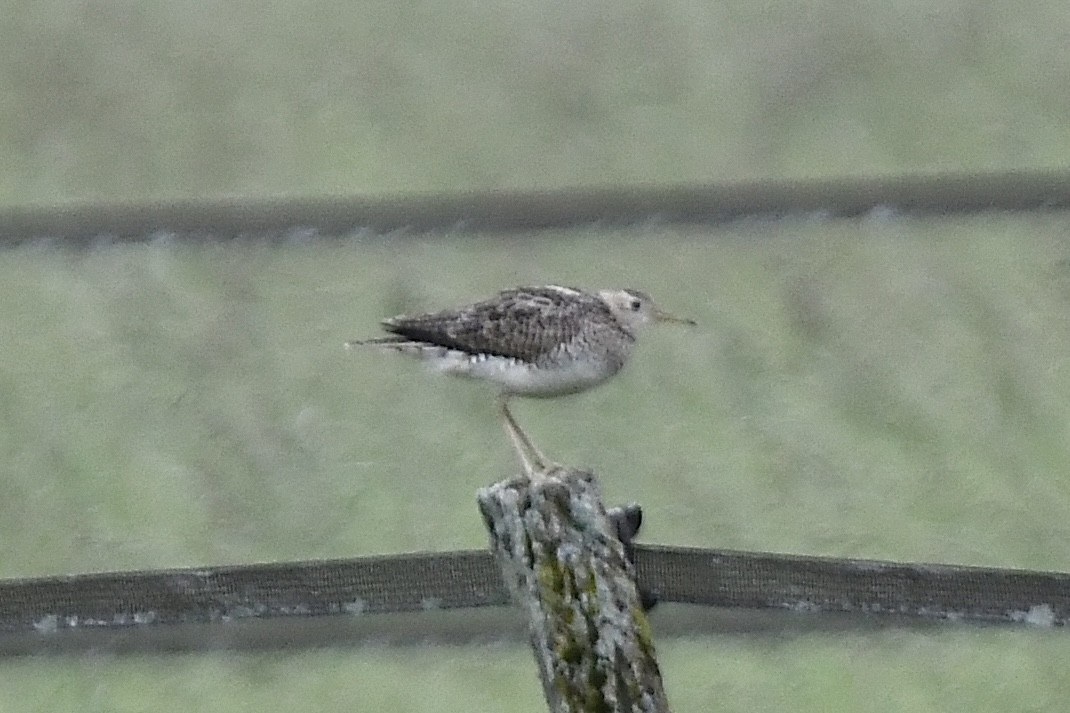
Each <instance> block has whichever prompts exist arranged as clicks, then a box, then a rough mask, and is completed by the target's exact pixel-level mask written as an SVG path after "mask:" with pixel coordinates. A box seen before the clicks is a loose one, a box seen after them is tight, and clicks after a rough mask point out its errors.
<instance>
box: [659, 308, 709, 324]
mask: <svg viewBox="0 0 1070 713" xmlns="http://www.w3.org/2000/svg"><path fill="white" fill-rule="evenodd" d="M654 320H655V321H657V322H675V323H676V324H686V325H688V326H691V327H694V326H696V325H697V324H698V322H696V321H695V320H693V319H686V318H684V317H677V316H676V315H673V314H669V313H668V312H662V311H661V310H660V309H655V310H654Z"/></svg>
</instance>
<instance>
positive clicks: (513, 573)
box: [478, 469, 669, 713]
mask: <svg viewBox="0 0 1070 713" xmlns="http://www.w3.org/2000/svg"><path fill="white" fill-rule="evenodd" d="M478 497H479V508H480V511H481V512H482V513H483V518H484V521H485V522H486V525H487V530H488V531H489V532H490V540H491V549H492V550H493V552H494V554H495V557H496V558H497V561H498V564H499V565H500V566H501V569H502V574H503V576H504V578H505V583H506V586H507V587H508V588H509V591H510V593H511V595H512V598H513V601H515V602H516V603H517V604H518V605H519V606H520V607H521V608H522V609H523V611H524V613H525V615H526V616H527V619H528V627H529V631H530V634H531V644H532V648H533V649H534V651H535V660H536V662H537V664H538V667H539V675H540V677H541V678H542V683H543V691H544V692H545V694H546V702H547V703H548V704H549V706H550V710H551V711H553V712H554V713H566V712H567V713H580V712H581V711H598V712H599V713H632V712H635V713H639V712H644V713H647V712H649V713H655V712H656V713H667V712H668V710H669V706H668V701H667V699H666V696H665V690H664V688H663V686H662V682H661V672H660V671H659V670H658V665H657V661H656V660H655V658H654V644H653V640H652V637H651V632H650V626H649V624H648V622H647V617H646V613H645V612H644V611H643V607H642V604H641V601H640V597H639V592H638V589H637V587H636V584H635V569H634V566H633V565H632V563H631V562H630V561H628V559H627V557H625V551H624V544H623V543H622V542H621V541H620V540H619V539H618V538H617V535H616V531H615V528H614V526H613V524H612V523H611V522H610V520H609V518H608V517H607V516H606V510H605V507H604V506H603V504H602V500H601V492H600V489H599V487H598V482H597V480H596V479H595V477H594V475H592V474H591V473H587V472H583V471H578V470H573V469H565V470H561V471H556V472H554V473H553V474H550V475H547V476H545V477H540V478H538V479H535V480H529V479H527V478H518V479H514V480H507V481H502V482H500V483H496V484H494V485H491V486H489V487H487V488H483V489H481V490H480V491H479V496H478Z"/></svg>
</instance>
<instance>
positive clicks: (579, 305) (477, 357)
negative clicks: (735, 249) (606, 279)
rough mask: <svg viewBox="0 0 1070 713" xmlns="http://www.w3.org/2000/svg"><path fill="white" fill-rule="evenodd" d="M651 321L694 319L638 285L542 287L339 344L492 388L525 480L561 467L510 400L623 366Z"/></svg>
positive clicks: (567, 387) (580, 386)
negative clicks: (414, 361)
mask: <svg viewBox="0 0 1070 713" xmlns="http://www.w3.org/2000/svg"><path fill="white" fill-rule="evenodd" d="M651 322H675V323H678V324H686V325H692V326H693V325H695V321H694V320H691V319H684V318H681V317H676V316H673V315H671V314H669V313H667V312H664V311H662V310H661V309H659V308H658V307H657V306H656V305H655V304H654V301H653V300H652V299H651V298H650V295H648V294H647V293H646V292H643V291H642V290H637V289H607V290H597V291H585V290H582V289H578V288H575V287H562V286H560V285H542V286H535V287H516V288H513V289H507V290H502V291H501V292H499V293H498V294H496V295H494V296H493V297H491V298H489V299H485V300H483V301H480V302H475V303H474V304H469V305H467V306H464V307H459V308H455V309H446V310H442V311H438V312H431V313H427V314H418V315H399V316H396V317H389V318H387V319H384V320H382V322H381V326H382V328H383V329H384V330H385V331H386V332H388V333H389V334H388V336H382V337H374V338H371V339H359V340H352V341H349V342H346V344H345V346H346V348H347V349H354V348H358V347H362V346H371V347H378V348H382V349H386V350H389V351H393V352H398V353H402V354H407V355H411V356H414V357H417V358H419V359H421V360H423V361H424V362H426V363H428V364H429V365H430V366H431V367H432V368H433V369H434V370H435V371H438V372H441V373H444V374H448V375H452V376H463V377H467V378H470V379H476V380H480V381H484V382H489V383H491V384H494V385H495V386H496V387H497V389H498V397H497V410H498V414H499V416H500V418H501V420H502V424H503V426H504V428H505V431H506V433H507V434H508V435H509V438H510V439H511V441H512V444H513V447H514V449H515V450H516V453H517V455H518V457H519V459H520V463H521V466H522V467H523V469H524V472H525V474H526V475H527V476H528V477H529V478H534V477H536V476H539V475H545V474H549V473H552V472H554V471H557V470H560V469H562V468H563V466H560V465H558V464H557V463H554V462H552V461H550V460H548V459H547V458H546V457H545V456H544V455H543V454H542V452H541V451H540V450H539V449H538V448H536V446H535V444H534V443H533V442H532V441H531V439H530V438H529V437H528V435H527V434H526V433H525V432H524V430H523V429H522V428H521V427H520V425H519V424H518V423H517V421H516V419H515V418H514V417H513V414H512V412H511V411H510V410H509V401H510V399H511V398H513V397H532V398H554V397H558V396H565V395H568V394H575V393H579V392H581V391H586V390H588V389H591V388H594V387H595V386H598V385H599V384H602V383H604V382H605V381H606V380H608V379H610V378H612V377H613V376H614V375H616V374H617V373H619V372H620V370H621V369H622V368H623V367H624V365H625V364H626V363H627V362H628V358H629V356H630V355H631V352H632V348H633V346H634V345H635V342H636V339H637V336H638V333H639V330H640V329H641V328H642V327H644V326H645V325H647V324H648V323H651Z"/></svg>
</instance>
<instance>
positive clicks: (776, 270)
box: [0, 214, 1070, 711]
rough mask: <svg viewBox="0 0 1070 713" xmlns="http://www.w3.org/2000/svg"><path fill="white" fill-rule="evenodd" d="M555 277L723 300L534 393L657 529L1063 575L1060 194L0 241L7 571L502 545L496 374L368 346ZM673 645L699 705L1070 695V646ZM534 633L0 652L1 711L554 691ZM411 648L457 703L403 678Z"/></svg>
mask: <svg viewBox="0 0 1070 713" xmlns="http://www.w3.org/2000/svg"><path fill="white" fill-rule="evenodd" d="M546 281H554V282H560V283H565V284H578V285H583V286H590V287H600V286H636V287H642V288H645V289H647V290H648V291H650V292H651V293H652V294H653V295H654V296H655V297H656V298H657V299H658V301H659V303H661V304H662V306H664V307H665V308H666V309H669V310H671V311H674V312H677V313H680V314H682V315H687V316H691V317H694V318H695V319H697V320H698V321H699V323H700V326H699V327H698V328H695V329H684V328H671V327H668V326H666V327H663V328H661V329H656V330H652V331H650V332H649V333H647V334H645V335H644V338H642V339H641V344H640V349H639V350H638V353H637V354H636V357H635V359H634V361H633V363H632V364H630V365H629V367H628V369H626V370H625V372H624V373H623V374H622V375H621V376H620V377H619V378H618V379H616V380H614V381H613V382H611V383H609V384H607V385H606V386H605V387H603V388H601V389H598V390H595V391H592V392H590V393H588V394H585V395H580V396H576V397H572V398H567V399H559V400H551V401H525V402H520V403H518V405H517V408H516V412H517V415H518V417H519V418H520V419H521V421H522V423H524V424H525V426H526V428H527V429H528V430H529V432H530V433H531V434H532V435H533V437H534V438H536V439H537V442H538V443H539V444H540V445H541V446H542V447H543V448H544V449H545V450H546V451H548V452H549V454H550V455H551V456H552V457H554V458H556V459H559V460H561V461H564V462H568V463H574V464H578V465H588V466H591V467H593V468H594V469H595V470H596V471H597V472H598V473H599V474H600V475H601V478H602V482H603V486H604V489H605V491H606V496H607V500H608V501H609V502H627V501H632V500H636V501H638V502H640V503H641V504H642V505H643V506H644V509H645V512H646V523H645V525H644V528H645V530H644V539H645V540H646V541H652V542H664V543H673V544H686V545H697V546H716V547H734V548H745V549H758V550H773V551H787V552H797V553H807V554H827V555H841V556H852V557H877V558H887V559H897V560H905V561H939V562H951V563H964V564H983V565H993V566H1005V567H1028V568H1043V569H1054V570H1070V558H1068V557H1067V555H1066V549H1065V547H1064V543H1065V542H1066V541H1067V540H1068V537H1070V524H1068V522H1070V521H1068V519H1067V517H1066V513H1067V512H1070V484H1068V483H1067V480H1066V477H1065V464H1066V463H1067V462H1068V459H1067V455H1068V453H1067V449H1068V446H1067V439H1066V437H1065V436H1066V424H1067V423H1068V416H1070V414H1068V409H1070V406H1068V405H1067V404H1068V403H1070V400H1068V399H1067V398H1066V394H1067V393H1070V372H1068V370H1067V369H1066V368H1065V366H1066V364H1067V356H1066V345H1067V344H1068V343H1070V322H1068V321H1067V319H1066V317H1065V315H1066V314H1067V307H1068V302H1070V238H1068V232H1067V218H1066V215H1065V214H1049V215H1033V216H1024V215H987V216H984V217H978V218H976V219H968V220H956V221H920V220H912V219H907V218H894V217H892V216H888V215H875V216H872V217H871V218H869V219H866V220H861V221H832V222H829V221H819V220H812V221H799V220H794V221H747V222H741V223H738V224H735V225H732V226H727V227H724V228H720V229H704V228H693V229H676V228H666V227H653V226H645V227H636V228H633V229H627V230H617V231H602V230H597V229H593V228H592V229H588V230H578V231H572V232H561V233H540V234H532V235H512V236H499V235H443V236H434V235H428V236H403V235H395V236H389V237H374V236H359V237H354V238H350V239H345V240H330V239H318V240H312V241H310V242H306V243H303V244H290V245H276V246H273V245H270V244H267V243H263V244H260V243H256V242H255V241H245V242H235V243H230V244H215V245H213V244H189V243H185V244H183V243H166V242H160V243H152V244H141V245H121V246H105V247H99V248H97V249H94V250H91V251H85V252H82V251H73V250H63V249H54V248H47V247H40V246H26V247H22V248H17V249H8V250H5V251H4V253H3V255H2V257H0V305H2V307H0V329H2V330H3V334H5V335H7V337H6V338H5V339H4V340H3V341H2V342H0V389H2V391H3V398H2V399H0V403H2V404H3V407H2V409H0V449H2V453H3V457H2V459H0V468H2V469H3V478H4V483H5V490H6V496H5V497H4V498H3V499H0V576H26V575H45V574H55V573H67V572H84V571H94V570H106V569H118V568H157V567H171V566H181V565H198V564H214V563H244V562H255V561H265V560H288V559H306V558H318V557H346V556H354V555H359V554H372V553H388V552H399V551H410V550H421V549H453V548H469V547H480V546H482V544H483V543H484V541H485V534H484V533H483V532H482V529H481V525H480V520H479V517H478V515H477V510H476V507H475V502H474V493H475V490H476V489H477V488H478V487H480V486H482V485H484V484H486V483H489V482H492V481H494V480H497V479H500V478H502V477H504V476H507V475H509V474H511V473H512V472H513V471H514V470H515V469H516V465H515V463H514V461H513V455H512V453H511V451H510V449H509V446H508V443H507V440H506V439H505V437H504V434H502V433H501V432H500V427H499V425H498V424H497V422H496V420H495V417H494V412H493V407H492V399H491V392H490V391H488V390H486V389H484V388H482V387H480V386H479V385H476V384H472V383H467V382H464V381H459V380H451V379H445V378H441V377H436V376H434V375H431V374H427V373H425V371H424V370H423V369H422V368H421V367H420V365H418V364H415V363H411V362H409V361H407V360H404V359H398V358H392V357H391V356H390V355H381V354H378V353H376V352H359V351H358V352H356V353H352V352H350V353H347V352H346V351H345V350H344V349H343V348H342V343H343V342H344V341H346V340H347V339H350V338H353V337H358V336H368V335H372V334H375V333H376V322H377V320H378V319H379V318H380V317H382V316H384V315H390V314H394V313H396V312H399V311H411V310H420V309H427V308H434V307H439V306H443V305H451V304H457V303H461V302H464V301H467V300H469V299H475V298H479V297H482V296H485V295H488V294H490V293H492V292H493V291H495V290H497V289H499V288H501V287H503V286H509V285H514V284H524V283H540V282H546ZM660 649H661V651H662V654H663V655H662V663H663V668H664V670H665V672H666V676H667V677H668V683H669V692H670V695H671V696H672V698H673V699H674V700H675V701H677V706H678V709H679V710H705V709H707V708H708V707H709V706H711V705H714V704H717V705H722V704H723V707H725V708H726V709H728V710H781V709H783V707H785V706H786V705H787V704H788V703H789V702H790V703H792V705H793V707H794V708H795V709H797V710H852V711H855V710H867V711H869V710H871V711H878V710H881V711H882V710H889V711H891V710H901V711H916V710H947V709H949V708H952V707H958V706H957V703H958V702H959V701H967V702H969V703H970V705H969V708H970V709H972V710H979V711H986V710H991V711H996V710H1000V711H1003V710H1053V711H1054V710H1059V709H1060V706H1061V703H1060V701H1062V700H1065V694H1066V682H1065V681H1066V679H1065V677H1062V676H1059V675H1058V674H1057V673H1056V671H1055V669H1054V667H1055V666H1056V662H1057V661H1061V660H1065V657H1066V655H1067V654H1070V641H1068V640H1066V639H1065V637H1063V636H1061V635H1060V634H1059V633H1053V632H1043V631H1014V632H1010V631H996V630H981V631H969V630H957V629H952V628H949V629H946V630H944V629H938V630H935V631H926V632H920V633H919V632H894V631H893V632H882V633H858V634H850V633H848V634H844V633H839V634H826V635H798V636H791V637H786V638H768V637H755V638H753V639H750V638H747V637H739V636H735V637H715V638H713V639H706V640H701V641H695V642H690V643H689V642H686V641H664V642H660ZM528 656H529V655H528V654H527V652H526V651H525V650H523V649H522V648H519V647H515V648H514V647H502V648H501V649H500V650H495V651H494V652H493V653H492V652H490V651H487V650H484V649H465V648H461V649H450V648H444V649H438V648H435V647H431V648H428V649H426V650H424V649H390V650H386V649H383V650H380V649H376V648H374V647H373V648H369V649H360V650H356V651H347V652H315V653H308V654H298V655H283V654H279V655H271V656H256V655H247V656H246V655H243V656H230V655H228V656H225V657H220V656H212V655H208V656H189V657H173V658H171V657H163V658H153V657H141V658H137V659H120V660H115V659H111V658H109V657H103V658H92V659H88V660H71V659H49V660H28V661H4V662H0V678H3V679H4V680H5V686H4V687H3V688H4V691H5V693H4V694H2V695H4V696H7V698H6V699H3V698H0V703H2V702H3V701H4V700H6V703H2V705H0V710H6V709H11V710H15V709H16V703H15V702H16V701H18V700H21V699H22V697H23V696H28V695H30V694H31V693H32V692H34V691H39V692H40V695H41V700H40V705H41V706H42V707H41V708H40V709H42V710H47V709H64V708H68V706H67V705H65V702H66V701H70V700H77V701H82V705H81V707H80V709H84V710H98V709H99V710H134V709H137V708H141V707H144V706H146V705H150V704H151V706H152V707H153V708H154V709H159V710H168V709H173V710H197V709H210V708H211V709H235V710H241V709H245V708H249V709H256V710H289V709H292V707H293V703H294V701H297V700H301V701H307V705H309V706H311V707H312V708H315V709H335V708H337V707H339V706H341V705H352V704H354V703H361V704H364V705H368V706H371V707H377V708H384V707H386V708H392V709H399V710H424V709H429V708H430V707H432V706H434V707H435V708H436V709H437V710H454V709H465V710H470V709H472V708H493V707H495V702H498V706H500V702H501V701H504V700H508V701H510V705H511V707H516V708H517V709H519V710H528V709H530V710H538V709H540V708H541V705H542V704H541V702H540V698H539V692H538V689H537V685H536V679H535V674H534V671H533V670H532V669H531V668H530V661H529V660H528ZM488 667H489V668H488ZM417 670H418V671H421V672H422V673H423V674H424V675H426V676H427V681H428V684H427V686H428V690H441V691H443V692H442V693H441V694H433V695H432V694H428V693H427V692H426V691H424V692H421V691H418V690H414V688H413V687H412V686H410V685H408V684H403V683H401V682H402V681H405V680H409V679H410V678H411V676H412V675H413V673H412V672H413V671H417ZM714 672H716V677H715V678H714V679H711V678H710V676H711V675H713V674H714ZM57 681H59V682H61V684H62V685H59V684H57V683H56V682H57ZM711 681H713V682H711ZM191 682H196V684H195V685H194V686H191V687H190V686H187V685H186V684H188V683H191ZM524 682H526V683H524ZM717 682H719V683H717ZM997 682H998V684H997ZM997 687H998V692H996V693H993V695H992V696H991V697H987V696H984V695H982V692H983V691H986V690H989V689H993V690H994V689H995V688H997ZM178 690H182V691H183V692H182V693H181V695H179V694H178V693H175V695H173V696H172V695H171V694H170V693H168V691H172V692H175V691H178ZM134 691H139V692H138V693H135V692H134ZM146 691H153V692H152V693H147V692H146ZM517 691H526V693H524V694H523V695H520V694H518V693H516V692H517ZM147 701H148V702H147ZM1015 701H1017V702H1018V703H1019V704H1020V705H1013V704H1014V702H1015ZM514 704H515V705H514ZM168 706H170V708H169V707H168ZM733 706H735V707H734V708H733ZM76 707H77V706H76Z"/></svg>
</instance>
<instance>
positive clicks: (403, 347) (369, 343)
mask: <svg viewBox="0 0 1070 713" xmlns="http://www.w3.org/2000/svg"><path fill="white" fill-rule="evenodd" d="M360 347H377V348H379V349H388V350H390V351H395V352H402V353H406V354H415V355H418V356H430V354H428V352H431V351H434V352H436V353H437V352H442V351H444V349H443V348H442V347H436V346H434V345H431V344H427V343H425V342H417V341H413V340H412V339H408V338H406V337H374V338H372V339H353V340H351V341H348V342H346V343H345V348H346V349H359V348H360Z"/></svg>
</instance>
